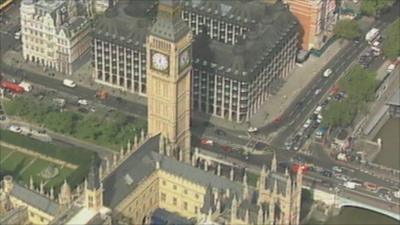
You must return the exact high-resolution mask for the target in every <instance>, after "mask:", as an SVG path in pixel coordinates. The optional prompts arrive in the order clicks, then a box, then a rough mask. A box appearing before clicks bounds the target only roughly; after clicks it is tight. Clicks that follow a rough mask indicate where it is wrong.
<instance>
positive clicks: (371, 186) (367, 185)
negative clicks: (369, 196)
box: [364, 182, 378, 192]
mask: <svg viewBox="0 0 400 225" xmlns="http://www.w3.org/2000/svg"><path fill="white" fill-rule="evenodd" d="M364 187H365V188H366V189H367V190H368V191H372V192H376V191H377V190H378V185H376V184H374V183H370V182H364Z"/></svg>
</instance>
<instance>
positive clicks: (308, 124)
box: [303, 119, 312, 128]
mask: <svg viewBox="0 0 400 225" xmlns="http://www.w3.org/2000/svg"><path fill="white" fill-rule="evenodd" d="M311 122H312V120H311V119H307V120H306V122H305V123H304V124H303V127H304V128H308V127H309V126H310V125H311Z"/></svg>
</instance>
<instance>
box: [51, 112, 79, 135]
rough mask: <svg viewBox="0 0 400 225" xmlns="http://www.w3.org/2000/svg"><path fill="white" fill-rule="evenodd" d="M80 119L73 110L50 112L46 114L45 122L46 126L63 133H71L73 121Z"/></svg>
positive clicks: (73, 126)
mask: <svg viewBox="0 0 400 225" xmlns="http://www.w3.org/2000/svg"><path fill="white" fill-rule="evenodd" d="M79 119H80V117H79V116H78V114H77V113H74V112H62V113H57V112H51V113H49V114H48V115H47V117H46V120H45V123H46V127H48V128H49V129H51V130H54V131H56V132H60V133H63V134H72V132H73V130H74V128H75V123H76V122H77V121H78V120H79Z"/></svg>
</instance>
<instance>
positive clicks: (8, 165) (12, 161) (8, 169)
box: [0, 146, 74, 188]
mask: <svg viewBox="0 0 400 225" xmlns="http://www.w3.org/2000/svg"><path fill="white" fill-rule="evenodd" d="M0 151H1V154H2V155H3V153H4V154H5V155H7V154H9V153H11V152H12V155H10V157H9V158H7V159H6V160H4V161H3V162H2V163H1V164H0V174H11V175H12V176H13V177H14V178H16V179H17V180H20V181H22V182H23V183H25V184H29V180H30V177H32V179H33V182H34V183H35V186H37V185H39V183H40V181H43V182H46V181H47V180H46V179H44V178H43V177H41V176H40V172H41V171H42V170H44V169H46V168H47V167H48V166H49V165H51V164H52V163H51V162H49V161H46V160H43V159H38V158H36V159H35V158H34V157H32V156H30V155H26V154H24V153H21V152H17V151H15V150H12V149H9V148H6V147H4V146H1V149H0ZM32 160H35V161H34V162H33V163H32V164H31V165H29V164H30V163H31V162H32ZM28 165H29V166H28ZM27 166H28V167H27ZM25 167H27V168H26V169H25V171H24V172H22V174H20V172H21V171H22V169H24V168H25ZM56 167H57V168H58V169H59V174H58V175H57V176H56V177H54V178H53V179H50V180H48V181H47V183H46V185H45V187H47V188H50V187H57V186H59V185H61V184H62V183H63V182H64V180H65V179H67V178H68V177H69V176H70V175H71V174H72V173H73V172H74V170H73V169H69V168H65V167H64V168H61V166H60V165H56Z"/></svg>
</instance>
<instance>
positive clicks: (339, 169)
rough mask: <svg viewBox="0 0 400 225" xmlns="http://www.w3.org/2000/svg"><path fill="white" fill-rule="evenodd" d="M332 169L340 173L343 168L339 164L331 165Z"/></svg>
mask: <svg viewBox="0 0 400 225" xmlns="http://www.w3.org/2000/svg"><path fill="white" fill-rule="evenodd" d="M332 171H334V172H336V173H342V172H343V169H342V168H341V167H339V166H333V167H332Z"/></svg>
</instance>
